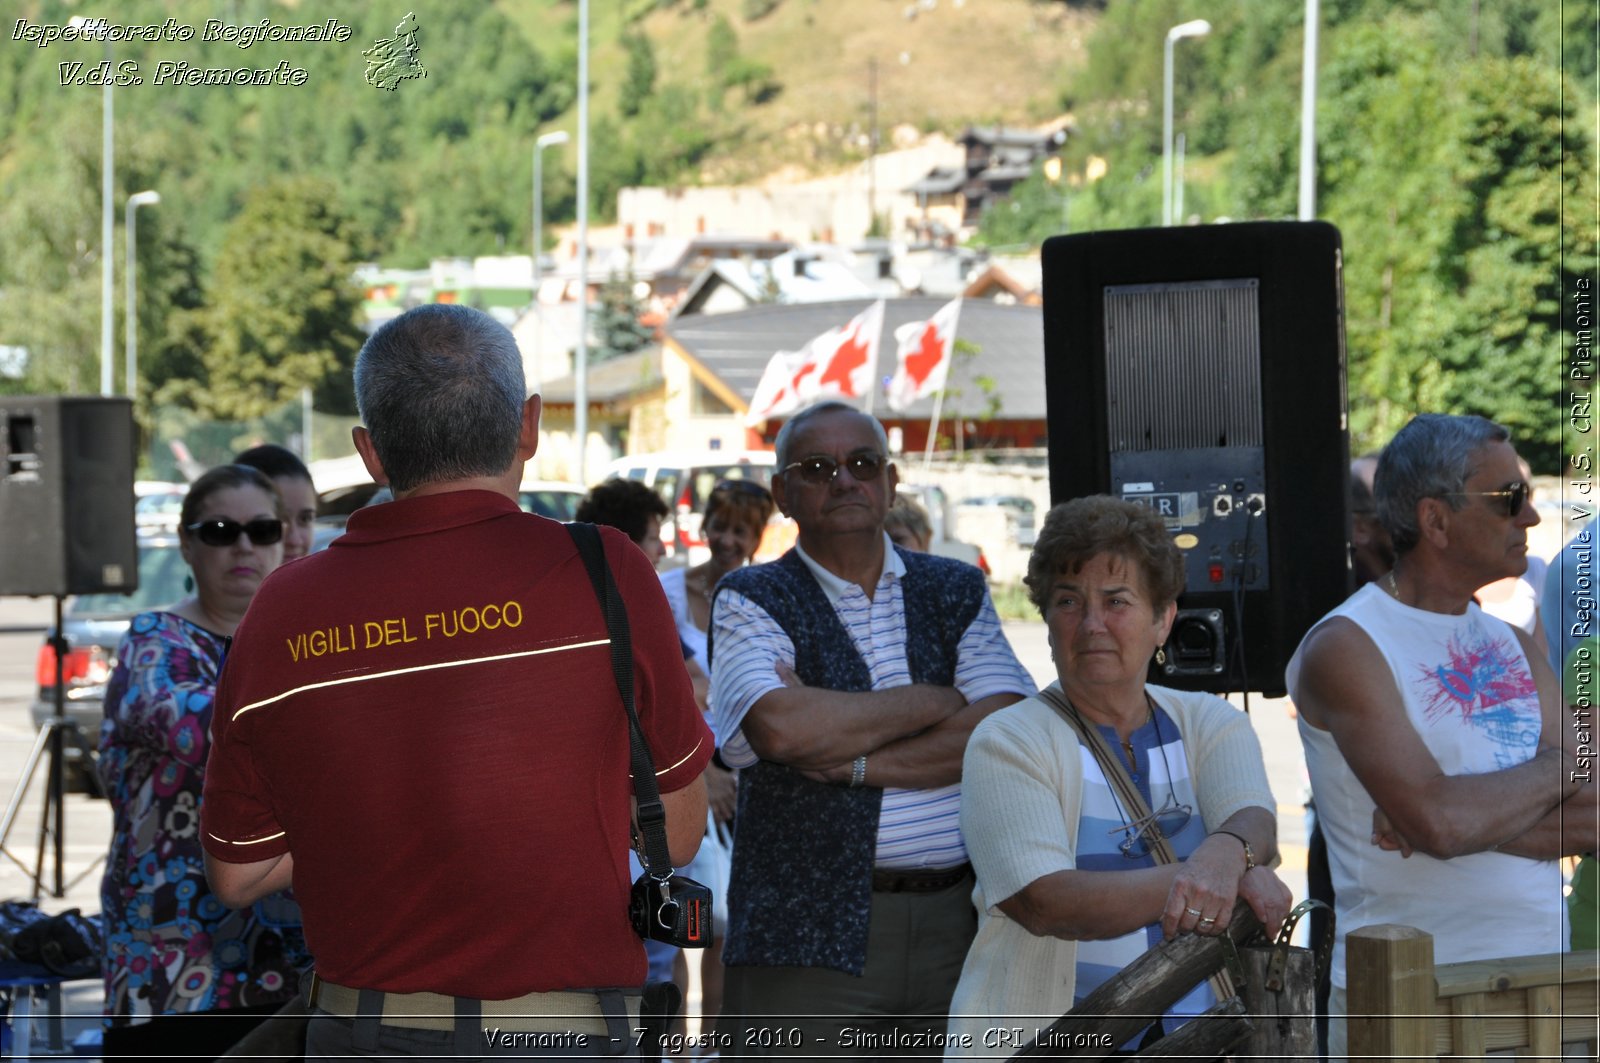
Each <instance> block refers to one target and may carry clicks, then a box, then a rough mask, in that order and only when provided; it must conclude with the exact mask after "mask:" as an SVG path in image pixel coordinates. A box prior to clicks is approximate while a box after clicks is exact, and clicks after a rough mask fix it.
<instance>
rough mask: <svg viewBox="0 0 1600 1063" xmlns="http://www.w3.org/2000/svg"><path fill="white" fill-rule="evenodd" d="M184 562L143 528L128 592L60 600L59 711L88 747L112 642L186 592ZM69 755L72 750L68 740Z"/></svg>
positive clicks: (34, 709) (48, 695)
mask: <svg viewBox="0 0 1600 1063" xmlns="http://www.w3.org/2000/svg"><path fill="white" fill-rule="evenodd" d="M340 531H341V529H339V528H334V527H322V526H319V527H318V528H317V530H316V532H315V534H314V536H313V539H312V543H311V549H312V550H321V549H322V548H323V547H325V546H327V545H328V543H330V542H332V541H333V540H334V539H336V538H338V536H339V534H340ZM188 571H189V570H188V566H187V565H185V564H184V563H183V557H182V555H181V554H180V552H179V549H178V537H177V535H176V533H169V532H162V533H155V534H146V535H143V536H141V537H140V539H139V589H138V590H136V591H134V592H133V593H132V594H114V593H102V594H78V595H74V596H72V597H70V598H68V599H67V600H66V602H65V603H63V607H62V613H61V627H62V631H63V633H64V634H65V635H66V639H67V653H66V656H65V657H64V658H63V660H62V679H63V686H64V690H63V698H62V711H63V715H65V716H66V718H67V719H69V720H71V721H72V722H73V723H75V724H77V725H78V729H79V730H80V731H81V732H82V734H83V737H84V741H85V742H86V743H87V745H88V746H89V748H90V749H94V748H97V747H98V746H99V744H100V722H101V720H102V719H104V717H105V707H104V702H105V694H106V683H107V681H109V680H110V678H111V671H112V669H113V668H114V667H116V662H117V644H118V643H120V642H121V641H122V636H123V635H124V634H125V633H126V632H127V630H128V624H129V622H130V621H132V619H133V618H134V616H136V615H137V614H139V613H143V612H148V611H150V610H152V609H164V608H166V607H167V606H169V605H173V604H175V603H177V602H178V601H180V600H181V599H182V598H183V597H184V595H186V594H187V593H188V592H187V591H186V590H185V589H184V586H183V579H184V577H185V576H186V575H188ZM53 632H54V629H52V630H51V632H48V633H46V636H45V642H44V645H42V646H40V647H39V655H38V658H37V665H36V668H35V677H36V679H37V682H38V694H37V695H36V696H35V698H34V700H33V704H32V705H31V706H30V707H29V715H30V716H31V717H32V719H33V725H34V727H43V726H44V724H45V722H46V721H47V720H49V719H51V718H52V717H53V716H55V712H56V709H55V692H56V654H55V650H54V649H53V648H52V647H51V645H50V635H51V634H53ZM68 748H69V754H68V755H69V758H71V759H73V760H76V758H77V755H78V754H77V750H76V749H73V748H71V743H68Z"/></svg>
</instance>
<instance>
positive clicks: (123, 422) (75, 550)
mask: <svg viewBox="0 0 1600 1063" xmlns="http://www.w3.org/2000/svg"><path fill="white" fill-rule="evenodd" d="M133 455H134V430H133V403H132V402H130V401H129V400H127V399H118V398H88V397H82V396H76V395H32V396H29V395H23V396H15V397H13V396H4V395H0V594H35V595H45V594H49V595H67V594H91V593H96V592H100V591H113V592H121V593H125V592H128V591H133V590H137V589H138V586H139V553H138V543H137V537H136V535H135V534H134V517H133V504H134V498H133Z"/></svg>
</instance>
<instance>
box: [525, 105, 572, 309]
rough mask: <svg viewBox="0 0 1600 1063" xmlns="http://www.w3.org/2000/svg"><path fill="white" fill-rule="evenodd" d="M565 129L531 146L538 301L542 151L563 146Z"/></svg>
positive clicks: (542, 199) (540, 251)
mask: <svg viewBox="0 0 1600 1063" xmlns="http://www.w3.org/2000/svg"><path fill="white" fill-rule="evenodd" d="M568 139H569V138H568V137H567V131H566V130H565V129H558V130H556V131H555V132H554V133H546V134H545V135H544V136H542V137H540V138H539V139H538V140H537V141H535V142H534V145H533V298H534V301H535V302H538V300H539V256H540V255H541V254H543V252H544V166H543V160H544V149H545V148H553V147H555V146H556V145H557V144H565V143H566V142H567V140H568Z"/></svg>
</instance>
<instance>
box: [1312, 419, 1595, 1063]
mask: <svg viewBox="0 0 1600 1063" xmlns="http://www.w3.org/2000/svg"><path fill="white" fill-rule="evenodd" d="M1375 493H1376V496H1377V504H1378V518H1379V520H1381V521H1382V522H1383V525H1384V527H1385V528H1386V529H1387V530H1388V532H1389V534H1390V536H1391V537H1392V539H1393V540H1394V546H1395V552H1396V555H1397V559H1396V561H1395V564H1394V567H1393V568H1392V569H1391V570H1390V571H1389V572H1388V573H1387V574H1385V575H1384V576H1383V577H1382V578H1381V579H1379V580H1377V581H1376V582H1374V583H1371V584H1368V585H1367V586H1366V587H1364V588H1362V589H1361V590H1360V591H1358V592H1357V593H1356V594H1354V595H1352V596H1351V597H1350V599H1349V600H1348V601H1346V602H1345V603H1344V604H1343V605H1341V606H1340V607H1339V608H1337V609H1335V610H1334V611H1333V612H1332V613H1330V614H1329V615H1328V616H1327V617H1325V618H1324V619H1323V620H1322V621H1321V622H1319V623H1318V624H1317V625H1316V626H1315V627H1314V628H1313V629H1312V630H1311V632H1310V633H1309V634H1308V635H1307V636H1306V638H1305V640H1304V641H1303V642H1302V643H1301V644H1300V648H1299V649H1298V650H1297V651H1296V652H1295V655H1294V658H1293V659H1292V660H1291V661H1290V662H1289V668H1288V671H1287V674H1286V679H1287V681H1288V688H1289V693H1290V695H1291V696H1292V697H1293V698H1294V702H1295V706H1296V707H1297V708H1298V710H1299V728H1300V737H1301V741H1302V742H1303V743H1304V745H1305V752H1306V767H1307V770H1308V771H1309V772H1310V774H1311V786H1312V790H1313V791H1314V792H1315V793H1316V795H1317V813H1318V816H1319V818H1320V819H1321V820H1322V825H1323V829H1324V831H1325V832H1326V834H1327V839H1328V857H1329V864H1330V868H1331V870H1332V875H1333V885H1334V893H1335V896H1336V898H1337V900H1336V906H1337V915H1338V931H1339V940H1338V941H1337V942H1336V943H1335V950H1334V959H1333V994H1332V998H1331V1001H1330V1005H1329V1011H1330V1012H1331V1013H1332V1015H1333V1016H1334V1018H1333V1021H1332V1023H1331V1024H1330V1031H1329V1054H1330V1056H1332V1057H1336V1058H1342V1057H1343V1056H1344V1055H1345V1045H1346V1043H1347V1041H1346V1037H1345V1024H1344V1020H1343V1016H1344V1014H1345V1004H1346V994H1345V986H1346V971H1345V966H1344V959H1345V953H1344V935H1345V934H1347V933H1348V932H1349V931H1352V930H1356V929H1358V928H1360V927H1363V926H1371V925H1374V924H1378V923H1399V924H1404V925H1408V926H1413V927H1417V928H1418V929H1421V930H1425V931H1427V932H1428V933H1430V934H1432V935H1433V938H1434V960H1435V962H1437V963H1456V962H1460V961H1466V960H1475V959H1487V958H1491V957H1497V956H1517V955H1531V954H1537V953H1548V952H1561V951H1564V950H1565V949H1566V943H1567V934H1566V927H1565V906H1564V904H1563V901H1562V895H1561V886H1562V882H1561V870H1560V867H1559V865H1558V863H1557V858H1558V857H1560V856H1562V855H1564V854H1568V853H1574V852H1582V851H1587V850H1588V849H1589V848H1591V847H1592V846H1593V845H1594V840H1595V821H1596V788H1595V786H1594V782H1593V778H1592V767H1593V765H1592V763H1591V762H1590V759H1589V758H1588V757H1586V756H1580V750H1579V747H1578V743H1577V740H1576V737H1575V733H1574V730H1573V728H1572V727H1571V726H1569V721H1568V720H1567V714H1566V712H1565V711H1564V708H1563V706H1562V704H1561V691H1560V684H1559V682H1558V681H1557V679H1556V676H1555V674H1554V673H1553V672H1552V671H1551V670H1550V667H1549V664H1548V663H1547V662H1546V661H1545V660H1544V657H1543V655H1542V654H1540V653H1537V652H1535V651H1533V650H1532V649H1531V645H1532V644H1531V642H1530V641H1529V639H1528V636H1526V635H1525V634H1523V633H1522V632H1520V631H1518V630H1516V629H1515V628H1513V627H1512V626H1511V625H1509V624H1507V623H1505V622H1504V621H1500V620H1496V619H1495V618H1493V617H1491V616H1489V615H1488V614H1487V613H1484V612H1483V611H1482V610H1481V609H1479V608H1478V606H1477V604H1476V603H1475V602H1474V601H1473V597H1472V595H1473V592H1474V590H1476V589H1477V588H1479V587H1482V586H1483V585H1484V584H1486V583H1489V582H1491V581H1493V580H1496V579H1500V578H1502V577H1505V576H1518V575H1521V574H1522V572H1523V571H1524V570H1525V569H1526V568H1527V564H1528V561H1527V554H1528V539H1527V532H1528V529H1529V528H1530V527H1532V526H1533V525H1535V524H1537V523H1538V522H1539V516H1538V514H1537V513H1536V512H1534V509H1533V506H1532V505H1531V504H1529V503H1528V500H1527V483H1526V481H1525V480H1523V478H1522V474H1521V471H1520V470H1519V468H1518V465H1517V453H1516V451H1515V450H1514V449H1513V448H1512V446H1511V444H1510V442H1509V437H1508V435H1507V433H1506V431H1505V429H1503V428H1501V427H1500V426H1499V425H1496V424H1494V423H1492V422H1490V421H1487V420H1484V419H1483V418H1481V417H1454V416H1445V415H1440V414H1424V415H1421V416H1419V417H1417V418H1415V419H1414V420H1412V422H1411V423H1410V424H1408V425H1407V426H1406V427H1405V428H1404V429H1402V430H1401V431H1400V433H1399V434H1398V435H1396V436H1395V438H1394V440H1393V441H1392V442H1391V443H1390V444H1389V446H1388V447H1386V448H1385V449H1384V452H1383V454H1382V456H1381V458H1380V459H1379V463H1378V473H1377V482H1376V485H1375Z"/></svg>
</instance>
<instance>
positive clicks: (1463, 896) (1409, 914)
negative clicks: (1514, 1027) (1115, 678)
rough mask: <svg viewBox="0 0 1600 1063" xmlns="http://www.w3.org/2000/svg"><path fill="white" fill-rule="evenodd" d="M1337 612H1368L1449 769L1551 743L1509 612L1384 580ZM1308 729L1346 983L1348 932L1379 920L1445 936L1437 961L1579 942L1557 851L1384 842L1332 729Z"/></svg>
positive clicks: (1514, 758)
mask: <svg viewBox="0 0 1600 1063" xmlns="http://www.w3.org/2000/svg"><path fill="white" fill-rule="evenodd" d="M1335 616H1343V617H1346V618H1348V619H1349V620H1351V621H1353V622H1355V623H1356V624H1357V625H1359V626H1360V627H1361V628H1362V630H1364V631H1365V632H1366V633H1367V634H1368V636H1370V637H1371V639H1372V641H1373V642H1374V643H1376V644H1377V647H1378V649H1379V651H1380V652H1381V653H1382V654H1383V656H1384V659H1385V661H1386V662H1387V663H1388V665H1389V670H1390V672H1391V673H1392V674H1393V675H1394V678H1395V683H1396V685H1397V686H1398V687H1399V688H1400V694H1401V698H1402V700H1403V702H1404V709H1405V713H1406V717H1407V719H1409V720H1410V722H1411V726H1412V727H1414V728H1415V729H1416V731H1417V733H1418V734H1419V735H1420V736H1421V737H1422V740H1423V742H1424V743H1425V744H1426V745H1427V747H1428V749H1429V751H1430V752H1431V753H1432V754H1433V756H1434V758H1435V759H1436V760H1437V761H1438V762H1439V767H1440V768H1441V769H1443V771H1444V772H1445V773H1446V774H1449V775H1467V774H1473V773H1479V772H1490V771H1499V770H1501V769H1504V768H1510V767H1515V766H1516V765H1518V764H1521V763H1523V762H1524V761H1526V760H1529V759H1531V758H1532V757H1533V755H1534V754H1535V753H1536V752H1537V751H1538V745H1539V732H1540V729H1541V726H1542V719H1543V718H1542V716H1541V715H1540V712H1539V694H1538V690H1537V688H1536V686H1535V684H1534V679H1533V673H1532V670H1531V669H1530V668H1529V666H1528V660H1527V656H1526V655H1525V654H1524V653H1523V652H1522V644H1521V643H1520V642H1519V641H1518V639H1517V636H1516V633H1515V632H1514V631H1512V629H1511V627H1510V626H1509V625H1507V624H1506V623H1505V622H1504V621H1500V620H1496V619H1495V618H1493V617H1491V616H1489V615H1488V614H1486V613H1484V612H1483V611H1482V610H1481V609H1479V608H1478V606H1477V605H1476V604H1471V605H1468V606H1467V611H1466V612H1465V613H1464V614H1462V615H1460V616H1454V615H1450V614H1445V613H1434V612H1429V611H1427V610H1423V609H1414V608H1412V607H1410V606H1408V605H1404V604H1402V603H1400V602H1399V601H1396V600H1395V599H1394V598H1393V597H1391V596H1390V595H1389V594H1387V593H1386V592H1385V591H1384V590H1383V589H1382V588H1381V587H1379V585H1378V584H1376V583H1369V584H1367V585H1366V586H1365V587H1363V588H1362V589H1361V590H1359V591H1357V592H1356V593H1355V594H1353V595H1351V596H1350V598H1349V600H1348V601H1346V602H1345V603H1344V604H1343V605H1341V606H1340V607H1339V608H1337V609H1335V610H1334V611H1333V612H1331V613H1329V614H1328V617H1326V618H1324V621H1323V622H1325V621H1326V620H1327V619H1329V618H1332V617H1335ZM1319 626H1320V625H1319ZM1313 630H1315V629H1313ZM1307 637H1308V638H1309V637H1310V636H1309V634H1308V636H1307ZM1304 650H1305V642H1304V641H1302V642H1301V644H1300V648H1299V649H1297V650H1296V651H1295V654H1294V657H1293V658H1292V659H1291V660H1290V661H1289V667H1288V670H1287V672H1286V673H1285V678H1286V680H1287V685H1288V688H1289V694H1290V696H1291V697H1293V698H1295V699H1298V698H1299V696H1300V695H1299V680H1300V664H1301V654H1302V652H1303V651H1304ZM1299 727H1300V740H1301V742H1302V743H1303V744H1304V745H1305V753H1306V770H1307V771H1308V772H1309V773H1310V775H1311V790H1312V793H1313V794H1315V795H1316V801H1317V818H1318V820H1320V821H1321V823H1322V829H1323V833H1324V834H1325V835H1326V837H1327V839H1328V862H1329V865H1330V869H1331V871H1332V875H1333V890H1334V896H1335V898H1336V903H1335V908H1336V912H1337V915H1338V940H1337V941H1336V942H1335V945H1334V954H1333V984H1334V985H1335V986H1339V987H1341V988H1342V987H1344V986H1345V969H1344V936H1345V935H1346V934H1347V933H1349V932H1350V931H1352V930H1356V929H1358V928H1360V927H1363V926H1371V925H1374V924H1377V923H1400V924H1404V925H1406V926H1414V927H1416V928H1418V929H1419V930H1425V931H1427V932H1428V933H1430V934H1432V935H1433V941H1434V945H1433V956H1434V962H1436V963H1458V962H1463V961H1467V960H1479V959H1488V958H1492V957H1497V956H1526V955H1532V954H1536V953H1548V952H1564V951H1566V948H1567V928H1566V905H1565V903H1563V899H1562V895H1561V869H1560V865H1559V864H1558V863H1557V862H1556V861H1554V860H1530V859H1527V858H1526V857H1521V856H1511V855H1509V854H1506V853H1499V852H1480V853H1471V854H1468V855H1466V856H1458V857H1455V858H1453V859H1450V860H1438V859H1435V858H1434V857H1431V856H1428V855H1426V854H1424V853H1415V854H1413V855H1412V856H1411V857H1410V858H1409V859H1407V858H1402V857H1401V855H1400V854H1399V853H1397V852H1385V851H1384V850H1382V849H1380V848H1378V847H1377V846H1376V845H1374V844H1372V812H1373V808H1374V804H1373V801H1372V798H1371V797H1370V796H1369V795H1368V794H1367V791H1366V789H1365V788H1364V787H1363V786H1362V785H1361V783H1360V781H1358V780H1357V779H1356V777H1355V773H1354V772H1352V771H1351V770H1350V766H1349V764H1348V763H1346V761H1345V759H1344V756H1343V754H1341V753H1340V752H1339V747H1338V745H1337V744H1336V743H1335V742H1334V740H1333V736H1332V735H1331V734H1329V733H1328V732H1327V731H1321V730H1318V729H1316V728H1314V727H1311V726H1309V725H1308V724H1307V723H1306V721H1305V717H1304V716H1302V717H1300V719H1299Z"/></svg>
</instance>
